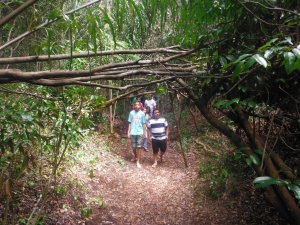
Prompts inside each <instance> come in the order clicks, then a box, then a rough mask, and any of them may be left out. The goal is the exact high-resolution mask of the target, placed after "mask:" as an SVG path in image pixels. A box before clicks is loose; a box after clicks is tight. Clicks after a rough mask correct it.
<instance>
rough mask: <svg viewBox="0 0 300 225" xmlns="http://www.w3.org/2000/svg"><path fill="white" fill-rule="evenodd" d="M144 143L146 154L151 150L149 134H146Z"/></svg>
mask: <svg viewBox="0 0 300 225" xmlns="http://www.w3.org/2000/svg"><path fill="white" fill-rule="evenodd" d="M143 142H144V144H143V147H144V150H145V151H146V152H148V151H149V150H148V134H147V132H146V138H145V139H144V140H143Z"/></svg>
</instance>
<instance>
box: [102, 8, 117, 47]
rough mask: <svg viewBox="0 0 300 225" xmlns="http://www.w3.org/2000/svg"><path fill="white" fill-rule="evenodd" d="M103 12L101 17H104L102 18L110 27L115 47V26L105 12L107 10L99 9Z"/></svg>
mask: <svg viewBox="0 0 300 225" xmlns="http://www.w3.org/2000/svg"><path fill="white" fill-rule="evenodd" d="M101 11H102V12H103V17H104V20H105V21H106V22H107V23H108V26H109V28H110V32H111V35H112V37H113V41H114V48H116V46H117V37H116V32H115V28H114V27H115V26H114V24H113V21H112V19H111V17H110V16H109V15H108V14H107V11H106V10H101Z"/></svg>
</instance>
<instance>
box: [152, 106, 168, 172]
mask: <svg viewBox="0 0 300 225" xmlns="http://www.w3.org/2000/svg"><path fill="white" fill-rule="evenodd" d="M147 127H148V139H149V141H151V140H152V149H153V160H154V163H153V165H152V167H156V166H157V161H158V153H159V151H160V160H161V162H162V161H163V155H164V154H165V152H166V150H167V140H168V139H169V127H168V122H167V120H166V119H165V118H163V117H160V114H159V110H158V109H155V110H154V118H153V119H150V120H149V122H148V124H147Z"/></svg>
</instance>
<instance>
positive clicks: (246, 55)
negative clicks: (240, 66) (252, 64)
mask: <svg viewBox="0 0 300 225" xmlns="http://www.w3.org/2000/svg"><path fill="white" fill-rule="evenodd" d="M250 55H251V54H243V55H241V56H240V57H239V58H238V59H237V60H235V61H234V63H238V62H240V61H242V60H244V59H246V58H248V57H249V56H250Z"/></svg>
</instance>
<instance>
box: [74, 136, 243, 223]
mask: <svg viewBox="0 0 300 225" xmlns="http://www.w3.org/2000/svg"><path fill="white" fill-rule="evenodd" d="M110 141H111V144H112V146H113V149H115V150H113V151H114V152H115V153H112V152H109V151H99V158H100V160H99V162H98V163H97V164H96V167H95V171H94V177H93V179H91V180H90V181H88V182H87V190H88V191H87V196H86V198H87V199H88V198H93V197H94V196H102V198H103V201H104V202H105V205H106V207H104V208H95V209H93V214H92V216H91V217H90V218H89V220H88V221H87V222H86V224H89V225H94V224H95V225H96V224H97V225H99V224H103V225H108V224H117V225H125V224H128V225H129V224H131V225H146V224H149V225H160V224H172V225H175V224H178V225H193V224H199V225H201V224H248V223H246V222H245V221H243V219H240V218H239V215H238V212H237V211H235V210H232V208H230V207H228V206H226V204H220V203H221V202H220V201H214V200H211V199H209V198H206V197H205V196H204V195H203V194H202V195H198V196H196V195H195V184H196V180H197V179H196V178H197V168H198V166H199V162H198V161H196V160H195V159H197V158H199V157H196V156H195V155H194V154H193V153H190V154H189V155H188V156H187V157H188V162H189V167H188V168H185V167H184V164H183V160H182V156H181V155H180V153H179V152H178V149H177V147H176V144H175V142H171V143H170V145H169V148H168V150H167V153H166V154H165V157H164V158H165V160H164V162H163V163H159V164H158V166H157V167H156V168H152V167H151V164H152V153H151V151H149V152H144V154H143V160H142V166H143V167H142V168H141V169H138V168H137V167H136V165H135V163H133V162H130V159H131V158H132V153H131V150H130V149H129V147H128V144H126V141H125V143H124V142H123V143H119V144H121V145H118V143H117V142H118V141H117V139H113V140H110ZM100 145H101V144H100ZM118 146H121V147H118ZM99 147H100V146H99V145H98V146H97V145H96V144H95V143H93V144H91V146H87V151H88V148H99ZM75 174H76V176H77V177H78V178H80V179H86V178H84V177H86V170H85V169H84V168H78V170H77V171H75ZM200 180H201V178H200ZM198 181H199V179H198ZM203 184H204V182H203ZM198 185H199V182H198ZM198 188H199V186H198Z"/></svg>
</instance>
